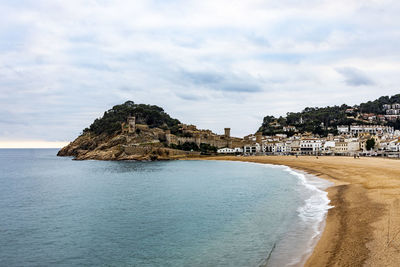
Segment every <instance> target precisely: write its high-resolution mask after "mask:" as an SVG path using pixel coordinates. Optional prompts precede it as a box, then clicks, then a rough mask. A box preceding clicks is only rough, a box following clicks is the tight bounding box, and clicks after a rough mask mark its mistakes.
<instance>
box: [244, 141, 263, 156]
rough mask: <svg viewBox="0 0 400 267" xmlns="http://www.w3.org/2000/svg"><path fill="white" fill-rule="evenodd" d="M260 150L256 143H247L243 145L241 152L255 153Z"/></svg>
mask: <svg viewBox="0 0 400 267" xmlns="http://www.w3.org/2000/svg"><path fill="white" fill-rule="evenodd" d="M260 152H261V146H260V144H258V143H255V144H253V145H247V146H244V147H243V153H244V154H247V155H251V154H256V153H260Z"/></svg>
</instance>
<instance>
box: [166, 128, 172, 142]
mask: <svg viewBox="0 0 400 267" xmlns="http://www.w3.org/2000/svg"><path fill="white" fill-rule="evenodd" d="M165 140H166V141H167V145H170V144H171V130H165Z"/></svg>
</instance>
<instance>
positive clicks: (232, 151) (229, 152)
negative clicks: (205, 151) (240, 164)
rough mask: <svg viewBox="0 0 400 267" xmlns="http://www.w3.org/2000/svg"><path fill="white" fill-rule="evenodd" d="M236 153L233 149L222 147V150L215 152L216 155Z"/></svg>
mask: <svg viewBox="0 0 400 267" xmlns="http://www.w3.org/2000/svg"><path fill="white" fill-rule="evenodd" d="M235 152H236V151H235V149H234V148H228V147H224V148H220V149H218V150H217V153H218V154H234V153H235Z"/></svg>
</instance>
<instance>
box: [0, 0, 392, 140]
mask: <svg viewBox="0 0 400 267" xmlns="http://www.w3.org/2000/svg"><path fill="white" fill-rule="evenodd" d="M399 13H400V2H399V1H386V0H363V1H360V0H358V1H355V0H335V1H332V0H328V1H325V0H309V1H300V0H280V1H268V0H264V1H258V0H254V1H253V0H246V1H235V0H229V1H220V0H202V1H191V0H182V1H180V0H153V1H152V0H147V1H141V0H132V1H122V0H121V1H120V0H115V1H114V0H113V1H111V0H97V1H96V0H90V1H84V0H83V1H82V0H80V1H76V0H68V1H64V0H63V1H58V0H33V1H28V0H2V1H0V147H10V146H35V144H36V145H37V146H52V145H53V146H56V147H59V146H60V145H61V144H64V143H65V142H69V141H72V140H73V139H75V138H76V137H77V136H78V135H79V134H80V133H81V131H82V129H84V128H86V127H87V126H89V125H90V124H91V123H92V122H93V120H94V119H95V118H98V117H100V116H102V114H103V112H104V111H105V110H108V109H110V108H111V107H112V106H114V105H117V104H121V103H124V102H125V101H127V100H132V101H134V102H135V103H145V104H154V105H158V106H161V107H163V108H164V110H165V111H166V112H167V113H168V114H170V115H171V116H172V117H174V118H178V119H179V120H180V121H181V122H183V123H187V124H195V125H197V126H198V128H202V129H211V130H213V131H214V132H216V133H221V134H222V133H223V128H224V127H230V128H231V133H232V135H234V136H239V137H241V136H244V135H247V134H249V133H254V132H255V131H257V129H258V127H259V126H260V125H261V122H262V119H263V117H264V116H266V115H274V116H281V115H285V114H286V113H287V112H296V111H301V110H302V109H304V108H305V107H307V106H313V107H315V106H328V105H341V104H343V103H346V104H349V105H353V104H359V103H360V102H365V101H368V100H374V99H376V98H378V97H379V96H382V95H393V94H396V93H399V90H398V88H399V85H400V75H399V71H400V49H399V47H400V18H399V16H398V14H399Z"/></svg>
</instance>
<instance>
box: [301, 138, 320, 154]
mask: <svg viewBox="0 0 400 267" xmlns="http://www.w3.org/2000/svg"><path fill="white" fill-rule="evenodd" d="M321 147H322V142H321V140H320V139H316V138H304V139H302V140H300V152H301V153H302V154H315V153H317V152H319V151H320V150H321Z"/></svg>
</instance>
